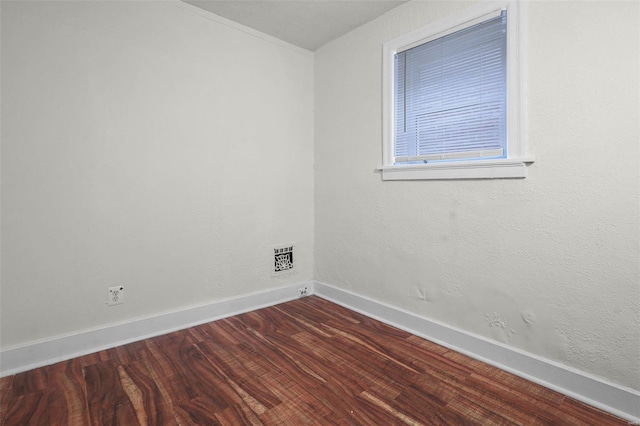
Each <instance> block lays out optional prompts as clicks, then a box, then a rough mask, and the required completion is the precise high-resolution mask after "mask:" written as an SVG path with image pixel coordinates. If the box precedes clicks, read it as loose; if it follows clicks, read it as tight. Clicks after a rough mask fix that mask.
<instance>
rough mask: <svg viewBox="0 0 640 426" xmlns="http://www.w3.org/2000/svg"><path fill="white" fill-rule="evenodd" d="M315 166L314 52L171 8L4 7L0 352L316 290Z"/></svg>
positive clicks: (162, 5)
mask: <svg viewBox="0 0 640 426" xmlns="http://www.w3.org/2000/svg"><path fill="white" fill-rule="evenodd" d="M312 164H313V56H312V54H311V53H310V52H306V51H302V50H301V49H297V48H294V47H292V46H288V45H285V44H284V43H277V42H273V41H269V40H268V39H264V38H259V37H256V36H254V35H251V34H248V33H247V32H245V31H240V30H238V29H237V28H234V27H233V26H228V25H225V24H221V23H219V22H218V21H214V20H211V19H207V18H206V17H203V15H201V14H200V13H198V12H197V10H196V9H192V8H191V7H190V6H187V5H184V4H181V3H179V2H173V1H171V2H167V1H160V2H17V3H13V2H5V1H3V2H2V287H1V293H2V305H1V311H2V312H1V318H0V319H1V323H2V339H1V346H2V348H3V349H6V348H8V347H12V346H16V345H22V344H26V343H30V342H33V341H35V340H38V339H43V338H51V337H54V336H58V335H62V334H66V333H76V332H78V331H80V330H85V329H89V328H94V327H102V326H105V325H108V324H113V323H117V322H121V321H126V320H129V319H132V318H138V317H144V316H149V315H156V314H158V313H161V312H165V311H172V310H176V309H180V308H184V307H188V306H193V305H198V304H203V303H206V302H210V301H213V300H220V299H223V298H228V297H233V296H238V295H242V294H246V293H251V292H256V291H261V290H265V289H268V288H276V287H281V286H284V285H289V284H292V283H297V282H301V281H306V280H309V279H311V278H312V263H313V253H312V249H313V167H312ZM288 242H295V243H296V244H297V246H296V250H297V256H296V263H297V266H296V267H297V272H296V273H293V274H290V275H287V276H286V277H284V278H282V277H279V278H271V276H270V266H271V261H272V251H271V246H272V245H274V244H280V243H288ZM120 284H123V285H125V287H126V296H125V303H124V304H123V305H119V306H114V307H106V306H105V301H106V298H107V288H108V287H109V286H113V285H120Z"/></svg>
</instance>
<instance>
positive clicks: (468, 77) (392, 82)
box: [382, 2, 532, 180]
mask: <svg viewBox="0 0 640 426" xmlns="http://www.w3.org/2000/svg"><path fill="white" fill-rule="evenodd" d="M517 21H518V16H517V10H516V4H515V3H511V2H509V3H502V4H497V3H492V4H487V3H482V4H480V5H479V6H476V7H474V8H471V9H468V10H466V11H464V12H463V13H462V14H460V15H458V16H455V17H451V18H447V19H446V20H443V21H438V22H436V23H434V24H431V25H428V26H427V27H425V28H421V29H419V30H418V31H416V32H413V33H410V34H407V35H405V36H402V37H400V38H398V39H395V40H392V41H390V42H388V43H386V44H385V46H384V61H385V62H384V96H383V98H384V137H383V140H384V155H383V167H382V176H383V179H385V180H399V179H403V180H406V179H479V178H480V179H481V178H522V177H525V176H526V163H530V162H532V159H531V158H530V157H527V156H526V155H525V149H524V148H525V147H524V141H523V138H522V137H521V135H520V126H519V124H520V123H519V122H520V107H519V101H520V94H519V84H518V83H519V71H518V65H519V64H518V59H519V58H518V53H519V49H518V47H519V46H518V37H517V32H516V24H517Z"/></svg>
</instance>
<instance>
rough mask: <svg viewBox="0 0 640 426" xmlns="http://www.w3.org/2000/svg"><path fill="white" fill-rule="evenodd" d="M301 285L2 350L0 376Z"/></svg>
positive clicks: (226, 311)
mask: <svg viewBox="0 0 640 426" xmlns="http://www.w3.org/2000/svg"><path fill="white" fill-rule="evenodd" d="M303 286H307V287H308V288H309V293H310V294H312V293H313V282H304V283H298V284H296V285H291V286H287V287H281V288H276V289H271V290H267V291H263V292H259V293H251V294H245V295H242V296H237V297H233V298H229V299H224V300H218V301H214V302H211V303H207V304H204V305H200V306H193V307H189V308H186V309H181V310H178V311H173V312H166V313H162V314H159V315H155V316H151V317H145V318H138V319H134V320H131V321H126V322H122V323H118V324H111V325H108V326H106V327H101V328H97V329H91V330H83V331H81V332H78V333H74V334H69V335H64V336H57V337H54V338H51V339H47V340H42V341H37V342H32V343H29V344H26V345H21V346H17V347H13V348H7V349H3V350H2V351H0V377H4V376H9V375H12V374H17V373H20V372H23V371H27V370H31V369H34V368H38V367H43V366H45V365H51V364H54V363H56V362H60V361H65V360H67V359H71V358H75V357H78V356H82V355H87V354H90V353H94V352H97V351H101V350H104V349H109V348H113V347H116V346H120V345H124V344H127V343H131V342H135V341H138V340H142V339H147V338H150V337H154V336H159V335H162V334H166V333H170V332H172V331H176V330H181V329H185V328H188V327H193V326H195V325H199V324H204V323H207V322H210V321H214V320H217V319H221V318H226V317H229V316H233V315H237V314H241V313H244V312H249V311H254V310H256V309H260V308H264V307H267V306H273V305H276V304H278V303H282V302H287V301H289V300H293V299H297V298H298V297H299V296H298V289H299V288H300V287H303Z"/></svg>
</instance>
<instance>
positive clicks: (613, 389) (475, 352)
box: [313, 281, 640, 424]
mask: <svg viewBox="0 0 640 426" xmlns="http://www.w3.org/2000/svg"><path fill="white" fill-rule="evenodd" d="M313 293H314V294H315V295H316V296H319V297H322V298H323V299H326V300H329V301H331V302H334V303H337V304H339V305H342V306H344V307H346V308H348V309H351V310H354V311H356V312H359V313H361V314H364V315H366V316H368V317H371V318H374V319H376V320H378V321H382V322H384V323H386V324H389V325H392V326H395V327H398V328H400V329H403V330H405V331H408V332H410V333H412V334H415V335H417V336H420V337H423V338H425V339H427V340H430V341H432V342H435V343H438V344H440V345H442V346H445V347H448V348H450V349H453V350H455V351H458V352H461V353H463V354H465V355H468V356H470V357H472V358H475V359H478V360H480V361H483V362H486V363H487V364H490V365H493V366H495V367H498V368H500V369H502V370H506V371H508V372H510V373H513V374H515V375H517V376H520V377H522V378H525V379H527V380H530V381H532V382H534V383H538V384H540V385H542V386H544V387H546V388H549V389H552V390H555V391H557V392H560V393H562V394H564V395H567V396H570V397H572V398H575V399H577V400H579V401H582V402H585V403H587V404H589V405H592V406H594V407H597V408H599V409H601V410H604V411H607V412H609V413H612V414H614V415H616V416H618V417H621V418H623V419H626V420H629V421H631V422H634V423H638V424H640V392H638V391H636V390H634V389H631V388H625V387H622V386H618V385H615V384H612V383H608V382H605V381H604V380H602V379H599V378H597V377H594V376H592V375H590V374H588V373H585V372H582V371H579V370H577V369H573V368H569V367H566V366H564V365H561V364H559V363H557V362H554V361H551V360H547V359H544V358H541V357H538V356H536V355H533V354H529V353H526V352H524V351H520V350H518V349H515V348H511V347H508V346H506V345H502V344H500V343H497V342H493V341H491V340H489V339H487V338H484V337H482V336H478V335H474V334H471V333H468V332H465V331H462V330H458V329H455V328H453V327H450V326H447V325H444V324H440V323H437V322H434V321H431V320H428V319H426V318H423V317H419V316H417V315H415V314H413V313H410V312H407V311H404V310H402V309H399V308H396V307H393V306H390V305H387V304H385V303H382V302H378V301H375V300H372V299H369V298H367V297H365V296H361V295H358V294H355V293H352V292H349V291H347V290H343V289H340V288H337V287H334V286H331V285H329V284H326V283H323V282H319V281H315V282H314V285H313Z"/></svg>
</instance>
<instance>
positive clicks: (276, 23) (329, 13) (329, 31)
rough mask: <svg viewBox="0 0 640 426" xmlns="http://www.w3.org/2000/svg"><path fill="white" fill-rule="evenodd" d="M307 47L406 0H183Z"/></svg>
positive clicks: (309, 48) (348, 29)
mask: <svg viewBox="0 0 640 426" xmlns="http://www.w3.org/2000/svg"><path fill="white" fill-rule="evenodd" d="M183 1H185V2H186V3H189V4H192V5H194V6H197V7H199V8H201V9H204V10H207V11H209V12H213V13H215V14H216V15H219V16H222V17H224V18H227V19H230V20H232V21H236V22H238V23H239V24H242V25H245V26H247V27H250V28H253V29H255V30H258V31H261V32H263V33H265V34H269V35H271V36H273V37H276V38H279V39H281V40H284V41H288V42H289V43H292V44H295V45H296V46H300V47H302V48H304V49H308V50H312V51H313V50H316V49H317V48H319V47H321V46H323V45H325V44H326V43H328V42H330V41H331V40H334V39H336V38H338V37H340V36H341V35H344V34H346V33H348V32H349V31H351V30H353V29H354V28H357V27H359V26H360V25H362V24H365V23H367V22H369V21H372V20H374V19H375V18H377V17H378V16H381V15H383V14H384V13H386V12H387V11H389V10H391V9H393V8H394V7H396V6H399V5H401V4H402V3H405V2H406V0H257V1H255V0H183Z"/></svg>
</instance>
